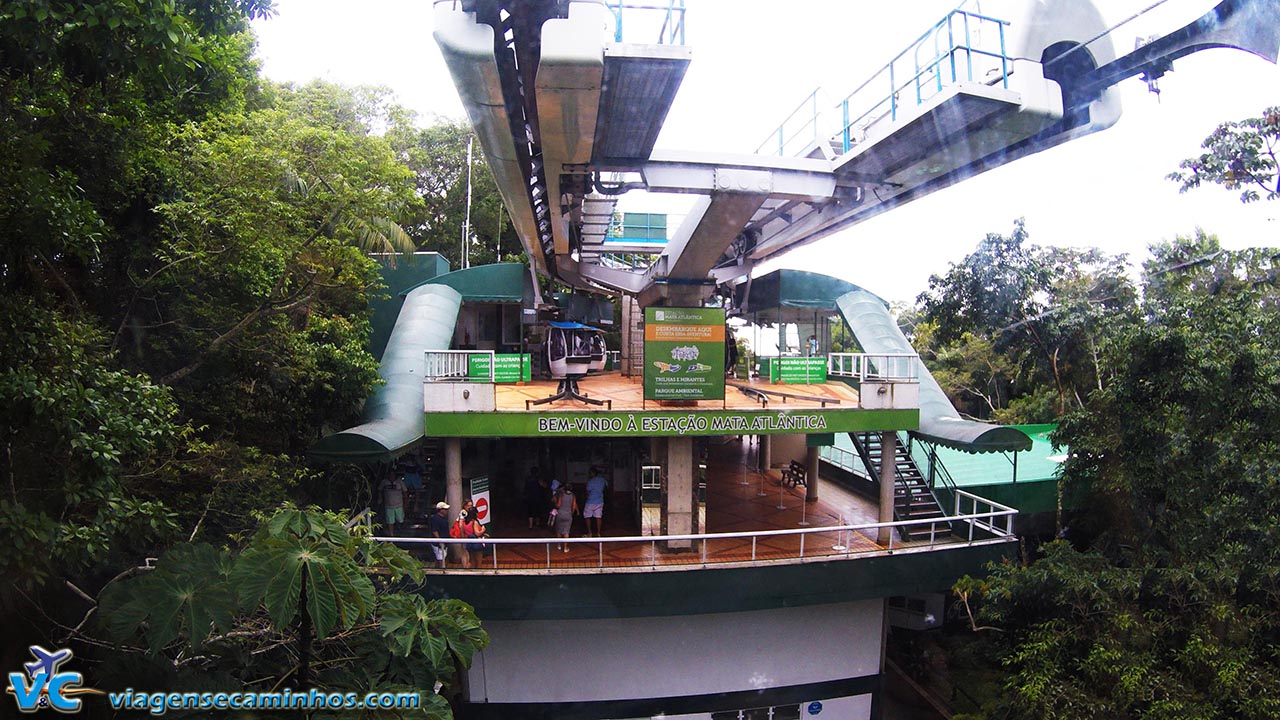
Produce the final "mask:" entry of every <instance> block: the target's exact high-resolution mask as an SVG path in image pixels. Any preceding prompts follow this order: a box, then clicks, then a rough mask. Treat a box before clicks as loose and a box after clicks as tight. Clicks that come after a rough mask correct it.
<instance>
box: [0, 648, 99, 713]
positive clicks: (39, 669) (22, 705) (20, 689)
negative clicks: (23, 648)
mask: <svg viewBox="0 0 1280 720" xmlns="http://www.w3.org/2000/svg"><path fill="white" fill-rule="evenodd" d="M31 655H32V656H33V657H35V659H36V661H35V662H31V663H24V664H23V666H22V667H23V669H24V670H26V671H27V676H28V677H29V680H28V677H24V676H23V674H22V673H20V672H11V673H9V687H8V688H6V690H7V692H8V693H9V694H10V695H13V696H14V699H15V700H16V701H17V703H18V711H19V712H23V713H33V712H36V711H37V710H40V709H42V708H46V707H52V708H53V709H54V710H57V711H58V712H63V713H73V712H77V711H78V710H79V709H80V699H79V698H76V697H75V696H76V695H86V694H95V695H96V694H99V692H100V691H98V690H91V689H86V688H81V687H80V685H81V684H82V683H83V682H84V677H83V676H81V675H80V673H78V672H59V671H58V668H59V667H61V666H62V664H63V663H65V662H66V661H68V660H70V659H71V651H70V650H67V649H62V650H56V651H52V652H51V651H49V650H45V649H44V648H42V647H40V646H39V645H32V646H31Z"/></svg>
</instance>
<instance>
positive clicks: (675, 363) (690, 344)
mask: <svg viewBox="0 0 1280 720" xmlns="http://www.w3.org/2000/svg"><path fill="white" fill-rule="evenodd" d="M724 338H725V325H724V310H722V309H720V308H669V307H650V308H645V311H644V398H645V399H646V400H723V399H724Z"/></svg>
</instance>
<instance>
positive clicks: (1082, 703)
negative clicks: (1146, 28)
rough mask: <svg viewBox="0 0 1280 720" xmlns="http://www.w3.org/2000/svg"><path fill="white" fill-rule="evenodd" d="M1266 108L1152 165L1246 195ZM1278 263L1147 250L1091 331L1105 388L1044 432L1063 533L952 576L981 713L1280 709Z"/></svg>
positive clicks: (1194, 248)
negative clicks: (1124, 303) (1029, 555)
mask: <svg viewBox="0 0 1280 720" xmlns="http://www.w3.org/2000/svg"><path fill="white" fill-rule="evenodd" d="M1273 115H1275V111H1274V110H1269V111H1267V113H1266V116H1265V117H1264V118H1262V119H1256V120H1246V121H1242V122H1240V123H1228V124H1225V125H1223V126H1222V127H1220V128H1219V129H1218V130H1217V131H1216V132H1215V133H1214V134H1213V135H1211V136H1210V138H1209V139H1208V140H1206V141H1205V148H1206V149H1208V150H1209V152H1208V153H1206V154H1205V155H1203V156H1201V157H1200V158H1193V159H1191V160H1188V161H1186V162H1184V163H1183V165H1182V167H1183V168H1184V170H1185V172H1182V173H1174V174H1173V175H1171V176H1170V177H1171V178H1172V179H1174V180H1177V181H1179V182H1181V183H1182V184H1183V188H1184V189H1188V188H1191V187H1195V186H1197V185H1199V184H1201V183H1202V182H1203V181H1206V180H1208V181H1210V182H1214V183H1219V184H1222V185H1223V186H1224V187H1227V188H1228V189H1239V188H1241V187H1243V186H1246V185H1248V184H1249V183H1255V187H1250V188H1246V189H1245V191H1244V194H1243V195H1242V198H1241V199H1242V201H1244V202H1251V201H1254V200H1258V199H1260V197H1261V195H1260V194H1259V192H1260V189H1265V187H1266V184H1267V183H1268V182H1271V181H1272V180H1273V178H1274V167H1275V166H1274V159H1272V158H1271V156H1270V147H1271V144H1272V142H1273V141H1274V138H1275V135H1276V133H1275V127H1274V123H1273V120H1274V117H1272V116H1273ZM1269 173H1270V174H1269ZM1266 197H1268V198H1269V199H1272V198H1274V197H1276V196H1275V194H1274V193H1270V192H1268V193H1267V194H1266ZM1277 258H1280V252H1277V251H1276V250H1275V249H1274V248H1255V249H1246V250H1228V249H1226V248H1224V247H1223V246H1222V244H1221V243H1220V242H1219V241H1218V239H1217V238H1216V237H1214V236H1213V235H1210V234H1207V233H1205V232H1203V231H1197V232H1196V233H1195V234H1194V235H1191V236H1187V237H1178V238H1175V239H1174V240H1172V241H1165V242H1160V243H1157V244H1154V245H1152V246H1151V248H1150V257H1149V258H1148V259H1147V260H1146V261H1145V262H1144V263H1143V267H1142V272H1141V283H1140V288H1139V289H1140V290H1141V294H1140V298H1141V299H1140V301H1139V302H1138V304H1137V312H1136V314H1135V315H1134V316H1133V317H1132V319H1131V320H1130V321H1128V322H1118V323H1111V324H1109V325H1108V326H1106V327H1105V328H1104V333H1103V335H1104V337H1103V338H1102V342H1100V343H1099V348H1100V352H1099V355H1098V358H1099V362H1101V363H1102V364H1104V365H1105V367H1106V368H1108V370H1107V372H1106V374H1105V376H1106V381H1105V382H1103V383H1101V384H1100V385H1099V387H1098V388H1097V389H1095V390H1093V391H1091V392H1090V393H1088V395H1087V396H1086V397H1085V398H1084V400H1083V402H1082V403H1080V405H1079V407H1077V408H1074V409H1072V410H1071V411H1070V412H1067V413H1066V414H1065V415H1064V416H1063V417H1062V421H1061V425H1060V426H1059V429H1058V431H1057V432H1056V433H1055V435H1054V440H1055V442H1057V443H1059V444H1061V445H1063V446H1066V447H1069V448H1070V455H1069V457H1068V458H1067V460H1066V461H1065V463H1064V465H1063V472H1062V477H1061V483H1062V485H1063V492H1064V494H1066V495H1074V496H1075V497H1077V498H1079V508H1078V511H1077V512H1076V513H1075V514H1074V516H1073V519H1072V520H1071V522H1070V524H1069V525H1068V527H1067V528H1066V532H1065V539H1062V540H1058V541H1055V542H1052V543H1050V544H1048V545H1046V546H1045V547H1044V548H1043V555H1042V556H1041V557H1039V558H1038V559H1036V560H1035V561H1034V562H1031V563H1029V564H1025V565H1024V564H1019V563H1014V562H1006V563H1002V564H1000V565H997V566H995V567H993V568H992V570H991V573H990V575H989V576H987V577H986V578H981V579H974V578H966V579H964V580H963V581H961V582H960V583H959V584H958V585H957V591H958V592H959V593H960V595H961V597H962V598H964V600H965V603H966V605H968V604H969V603H971V602H973V603H975V604H976V606H977V607H978V612H977V614H976V618H975V624H976V625H980V626H982V627H983V628H984V633H985V634H984V635H983V639H982V640H981V641H980V645H981V646H982V647H983V648H985V653H987V654H985V655H984V653H979V656H985V657H987V658H989V659H990V660H991V661H992V662H993V663H994V664H995V666H996V667H998V668H1000V670H1001V672H1002V678H1001V680H1000V681H999V684H1000V685H1001V686H1002V691H1001V692H999V693H997V694H995V695H993V696H991V697H988V698H987V699H986V703H985V705H984V707H983V708H982V716H983V717H989V718H1008V719H1014V718H1028V719H1030V718H1063V719H1071V720H1074V719H1076V718H1134V719H1137V718H1142V719H1144V720H1145V719H1154V718H1272V717H1276V716H1277V715H1280V682H1278V681H1277V679H1276V678H1277V677H1280V643H1278V639H1280V554H1278V553H1280V550H1278V548H1280V520H1278V519H1277V518H1280V495H1277V492H1276V490H1277V488H1276V482H1277V481H1276V478H1277V477H1280V361H1278V358H1280V340H1277V338H1280V333H1278V332H1277V331H1278V330H1280V327H1278V324H1280V314H1277V300H1280V285H1278V284H1277V277H1276V260H1277Z"/></svg>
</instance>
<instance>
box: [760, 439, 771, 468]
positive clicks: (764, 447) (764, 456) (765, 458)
mask: <svg viewBox="0 0 1280 720" xmlns="http://www.w3.org/2000/svg"><path fill="white" fill-rule="evenodd" d="M772 451H773V436H772V435H761V436H760V450H759V453H758V455H757V458H758V459H759V461H760V472H765V471H767V470H768V469H769V467H770V465H771V464H772V463H773V457H772V455H773V452H772Z"/></svg>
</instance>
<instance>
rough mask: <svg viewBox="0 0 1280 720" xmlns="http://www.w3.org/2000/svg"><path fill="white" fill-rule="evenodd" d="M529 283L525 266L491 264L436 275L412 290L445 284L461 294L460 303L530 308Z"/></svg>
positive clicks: (531, 290) (527, 269) (530, 291)
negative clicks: (507, 304) (513, 304)
mask: <svg viewBox="0 0 1280 720" xmlns="http://www.w3.org/2000/svg"><path fill="white" fill-rule="evenodd" d="M531 283H532V280H531V279H530V278H529V268H528V267H526V266H524V265H522V264H520V263H494V264H493V265H477V266H476V267H470V268H466V269H465V270H454V271H453V272H451V273H445V274H444V275H437V276H436V277H433V278H431V279H430V280H425V281H423V282H421V283H419V284H418V285H415V286H414V287H421V286H422V285H447V286H449V287H451V288H453V289H454V290H457V291H458V293H459V294H461V295H462V302H491V303H520V304H525V305H528V306H529V307H532V306H533V287H532V285H531ZM412 289H413V288H410V290H412ZM406 292H408V291H406Z"/></svg>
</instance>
